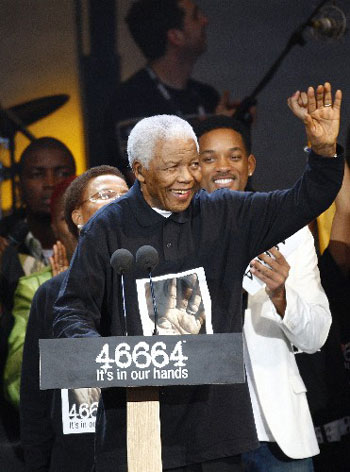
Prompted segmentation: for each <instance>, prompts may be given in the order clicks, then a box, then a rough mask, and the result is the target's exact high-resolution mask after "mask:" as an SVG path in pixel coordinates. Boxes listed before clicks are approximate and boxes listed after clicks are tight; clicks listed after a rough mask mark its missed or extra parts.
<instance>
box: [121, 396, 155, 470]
mask: <svg viewBox="0 0 350 472" xmlns="http://www.w3.org/2000/svg"><path fill="white" fill-rule="evenodd" d="M127 456H128V472H162V470H163V468H162V447H161V439H160V409H159V391H158V388H157V387H135V388H128V389H127Z"/></svg>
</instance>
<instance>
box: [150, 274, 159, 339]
mask: <svg viewBox="0 0 350 472" xmlns="http://www.w3.org/2000/svg"><path fill="white" fill-rule="evenodd" d="M149 284H150V287H151V295H152V304H153V310H154V331H153V336H154V335H158V334H159V332H158V328H157V323H158V309H157V302H156V297H155V295H154V286H153V280H152V272H151V271H149Z"/></svg>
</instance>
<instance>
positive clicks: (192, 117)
mask: <svg viewBox="0 0 350 472" xmlns="http://www.w3.org/2000/svg"><path fill="white" fill-rule="evenodd" d="M126 22H127V24H128V27H129V30H130V33H131V35H132V37H133V39H134V40H135V42H136V44H137V45H138V47H139V48H140V50H141V51H142V53H143V54H144V56H145V58H146V59H147V65H146V67H144V68H142V69H140V70H139V71H137V72H136V73H135V74H134V75H133V76H132V77H130V78H129V79H128V80H126V81H125V82H124V83H122V84H121V85H120V87H119V88H118V90H117V92H116V95H115V97H114V99H113V100H112V101H111V104H110V105H109V107H108V109H107V112H106V115H105V131H106V137H107V161H106V162H108V163H109V164H111V165H116V166H117V167H118V168H120V169H121V170H122V171H123V172H124V173H125V170H128V173H129V176H130V178H131V179H132V180H133V179H134V177H133V176H132V174H131V172H130V168H129V167H128V160H127V155H126V142H127V138H128V135H129V133H130V131H131V129H132V127H133V126H134V125H135V124H136V122H137V121H139V120H140V119H141V118H144V117H147V116H152V115H158V114H172V115H177V116H180V117H182V118H185V119H188V120H189V121H190V122H191V123H192V122H195V121H196V120H198V118H203V117H205V116H206V115H207V114H211V113H215V111H216V109H217V108H219V109H220V111H221V112H223V111H224V110H230V107H231V104H230V103H229V99H228V96H227V94H224V95H223V97H222V98H221V99H220V97H219V94H218V92H217V91H216V90H215V89H214V88H213V87H211V86H210V85H207V84H204V83H202V82H199V81H197V80H194V79H192V78H191V74H192V70H193V66H194V65H195V63H196V61H197V60H198V58H199V57H200V56H201V54H203V53H204V52H205V50H206V47H207V44H206V27H207V24H208V19H207V17H206V16H205V15H204V14H203V13H202V12H201V11H200V9H199V8H198V6H197V5H196V4H195V3H194V2H193V1H192V0H138V1H136V2H134V3H133V4H132V6H131V7H130V9H129V12H128V14H127V17H126ZM231 113H232V110H231Z"/></svg>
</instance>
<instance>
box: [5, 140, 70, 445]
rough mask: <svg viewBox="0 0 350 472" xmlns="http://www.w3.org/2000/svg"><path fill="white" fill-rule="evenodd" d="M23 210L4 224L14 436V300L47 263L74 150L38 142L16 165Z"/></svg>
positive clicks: (8, 419)
mask: <svg viewBox="0 0 350 472" xmlns="http://www.w3.org/2000/svg"><path fill="white" fill-rule="evenodd" d="M18 169H19V170H18V173H19V191H20V194H21V201H22V208H21V209H20V210H19V211H18V212H16V213H15V214H13V215H10V216H8V217H5V218H3V219H1V220H0V304H1V305H2V312H0V314H1V317H0V417H1V419H0V421H3V424H4V428H5V430H6V434H8V435H9V437H10V436H11V437H12V436H14V437H16V436H17V434H16V433H14V430H15V429H16V427H15V424H16V419H15V416H16V415H15V412H14V411H12V409H11V408H10V405H9V404H8V403H7V402H6V401H5V400H4V397H3V369H4V365H5V360H6V358H7V340H8V336H9V333H10V331H11V328H12V325H13V316H12V307H13V296H14V291H15V289H16V286H17V282H18V279H19V278H20V277H21V276H23V275H29V274H30V273H33V272H36V271H38V270H40V269H41V268H43V267H44V266H45V265H48V264H49V257H50V256H51V255H52V246H53V244H54V242H55V237H54V234H53V231H52V228H51V226H50V200H51V195H52V192H53V189H54V187H55V185H57V184H58V183H59V182H61V181H62V180H63V179H65V178H66V177H67V176H69V175H73V174H75V162H74V158H73V156H72V153H71V152H70V150H69V149H68V148H67V147H66V146H65V145H64V144H63V143H62V142H61V141H59V140H57V139H55V138H51V137H43V138H39V139H36V140H35V141H33V142H32V143H30V144H29V146H27V148H26V149H25V150H24V151H23V153H22V155H21V157H20V161H19V164H18Z"/></svg>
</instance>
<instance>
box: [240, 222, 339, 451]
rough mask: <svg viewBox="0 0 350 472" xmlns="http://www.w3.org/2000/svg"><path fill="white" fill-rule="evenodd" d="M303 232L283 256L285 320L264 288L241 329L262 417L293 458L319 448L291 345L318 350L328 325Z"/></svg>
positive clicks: (307, 235) (313, 257) (313, 261)
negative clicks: (301, 240)
mask: <svg viewBox="0 0 350 472" xmlns="http://www.w3.org/2000/svg"><path fill="white" fill-rule="evenodd" d="M303 232H304V233H305V241H304V243H303V244H300V246H299V247H298V248H297V249H296V250H295V251H294V252H293V253H292V254H290V256H289V257H288V258H287V261H288V263H289V265H290V267H291V268H290V272H289V277H288V279H287V281H286V296H287V308H286V312H285V315H284V317H283V319H282V318H281V317H280V316H279V315H278V313H277V312H276V310H275V307H274V305H273V304H272V302H271V301H270V299H269V298H268V296H267V294H266V292H265V289H264V288H263V289H261V290H260V291H259V292H258V293H257V294H255V295H253V296H249V297H248V307H247V309H246V311H245V320H244V328H243V333H244V340H245V344H246V348H247V349H246V355H247V352H248V355H249V358H250V363H251V368H252V374H253V379H252V380H253V388H255V389H256V396H257V398H258V401H259V404H260V406H261V410H262V413H263V418H264V419H265V420H266V422H267V424H268V427H269V428H270V431H271V433H272V435H273V437H274V440H275V441H276V442H277V444H278V445H279V447H280V448H281V449H282V451H283V452H284V453H285V454H286V455H287V456H289V457H291V458H293V459H302V458H306V457H311V456H314V455H316V454H318V453H319V448H318V444H317V440H316V436H315V431H314V426H313V423H312V419H311V415H310V411H309V406H308V403H307V399H306V388H305V385H304V382H303V380H302V378H301V377H300V374H299V370H298V367H297V364H296V361H295V357H294V352H293V347H292V345H294V346H295V347H297V348H299V349H301V350H302V351H304V352H307V353H313V352H315V351H317V350H318V349H320V348H321V346H322V345H323V344H324V342H325V341H326V338H327V335H328V331H329V328H330V325H331V314H330V311H329V305H328V300H327V297H326V295H325V293H324V291H323V288H322V286H321V282H320V275H319V271H318V267H317V256H316V252H315V248H314V240H313V237H312V235H311V233H310V231H309V230H308V228H304V229H303ZM246 361H247V359H246ZM254 384H255V387H254Z"/></svg>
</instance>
